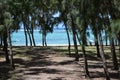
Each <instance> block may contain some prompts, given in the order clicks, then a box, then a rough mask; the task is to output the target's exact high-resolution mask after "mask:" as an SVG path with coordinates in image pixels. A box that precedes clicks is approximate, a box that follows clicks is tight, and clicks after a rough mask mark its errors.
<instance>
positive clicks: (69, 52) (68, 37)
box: [65, 24, 71, 56]
mask: <svg viewBox="0 0 120 80" xmlns="http://www.w3.org/2000/svg"><path fill="white" fill-rule="evenodd" d="M65 30H66V33H67V39H68V54H69V56H70V55H71V51H70V47H71V45H70V36H69V31H68V27H67V25H66V24H65Z"/></svg>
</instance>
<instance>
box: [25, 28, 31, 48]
mask: <svg viewBox="0 0 120 80" xmlns="http://www.w3.org/2000/svg"><path fill="white" fill-rule="evenodd" d="M26 29H27V33H28V37H29V41H30V46H32V39H31V35H30V31H29V29H28V28H27V27H26Z"/></svg>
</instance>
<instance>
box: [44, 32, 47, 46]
mask: <svg viewBox="0 0 120 80" xmlns="http://www.w3.org/2000/svg"><path fill="white" fill-rule="evenodd" d="M44 40H45V41H44V42H45V46H47V41H46V33H45V36H44Z"/></svg>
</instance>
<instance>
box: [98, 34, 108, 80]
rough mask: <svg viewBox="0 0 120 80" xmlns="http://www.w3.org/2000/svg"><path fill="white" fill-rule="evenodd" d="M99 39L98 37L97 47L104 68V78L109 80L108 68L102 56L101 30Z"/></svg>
mask: <svg viewBox="0 0 120 80" xmlns="http://www.w3.org/2000/svg"><path fill="white" fill-rule="evenodd" d="M99 39H100V46H99V48H100V56H101V59H102V62H103V68H104V72H105V76H106V80H110V76H109V72H108V69H107V63H106V60H105V56H104V49H103V42H102V35H101V32H100V33H99Z"/></svg>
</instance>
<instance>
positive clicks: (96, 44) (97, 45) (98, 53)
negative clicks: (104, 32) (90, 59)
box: [95, 38, 100, 57]
mask: <svg viewBox="0 0 120 80" xmlns="http://www.w3.org/2000/svg"><path fill="white" fill-rule="evenodd" d="M95 46H96V50H97V57H100V50H99V44H98V38H97V39H96V40H95Z"/></svg>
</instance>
